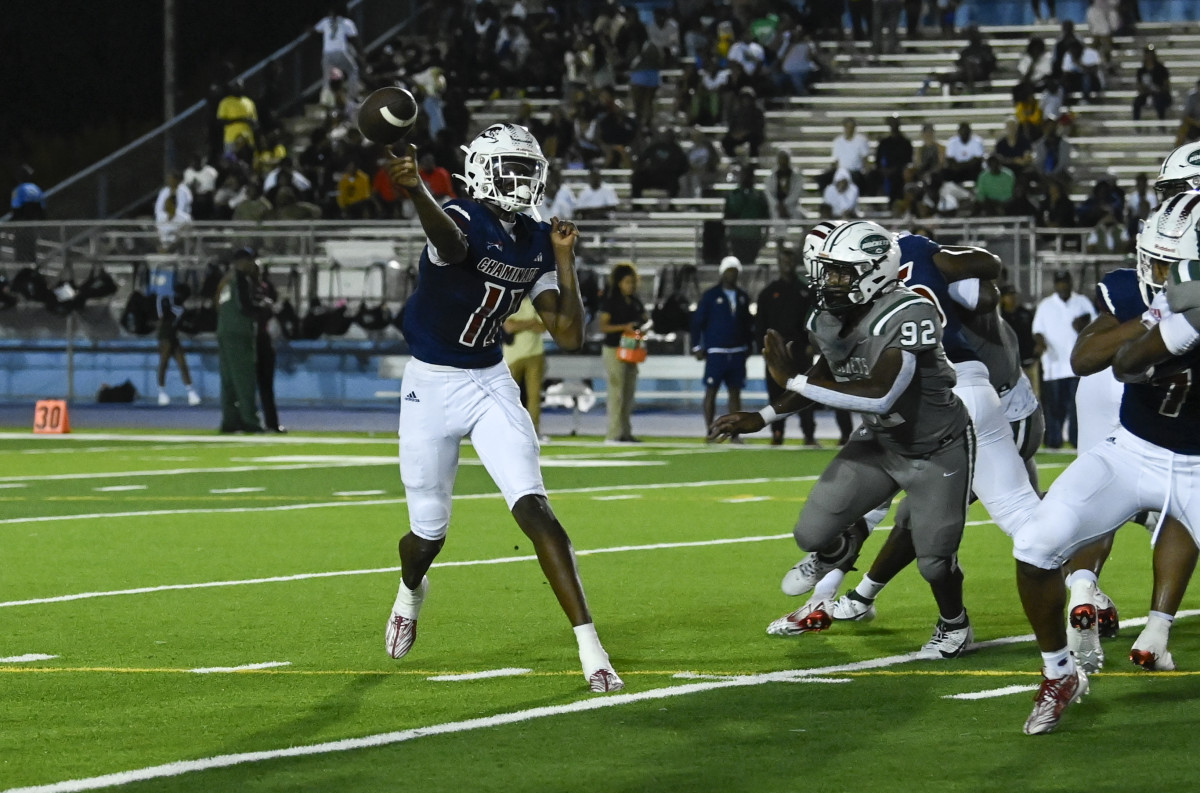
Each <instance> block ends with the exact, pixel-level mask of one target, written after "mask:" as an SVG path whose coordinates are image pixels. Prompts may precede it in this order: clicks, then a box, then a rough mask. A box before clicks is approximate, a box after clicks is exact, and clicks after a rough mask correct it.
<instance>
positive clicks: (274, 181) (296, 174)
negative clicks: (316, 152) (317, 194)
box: [263, 157, 313, 202]
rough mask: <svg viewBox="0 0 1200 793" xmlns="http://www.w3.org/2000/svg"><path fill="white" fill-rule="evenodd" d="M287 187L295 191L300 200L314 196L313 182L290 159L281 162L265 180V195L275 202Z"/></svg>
mask: <svg viewBox="0 0 1200 793" xmlns="http://www.w3.org/2000/svg"><path fill="white" fill-rule="evenodd" d="M285 185H287V186H289V187H291V188H292V189H293V190H295V191H296V195H297V196H298V197H300V198H308V197H309V196H311V195H312V194H313V184H312V181H310V180H309V178H308V177H307V176H305V175H304V173H303V172H301V171H299V170H297V169H296V165H295V163H293V162H292V159H291V158H290V157H287V158H284V159H282V160H280V161H279V165H277V166H276V167H275V169H274V170H272V171H271V172H270V173H269V174H267V176H266V178H265V179H263V193H265V194H266V196H267V198H268V199H269V200H271V201H272V202H274V201H275V194H276V192H278V190H279V188H280V187H283V186H285Z"/></svg>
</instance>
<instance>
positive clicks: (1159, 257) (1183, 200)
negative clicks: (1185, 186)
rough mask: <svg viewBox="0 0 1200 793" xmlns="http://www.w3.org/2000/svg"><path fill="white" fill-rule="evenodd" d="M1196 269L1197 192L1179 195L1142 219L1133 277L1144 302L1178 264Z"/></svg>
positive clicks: (1199, 255) (1199, 239) (1199, 261)
mask: <svg viewBox="0 0 1200 793" xmlns="http://www.w3.org/2000/svg"><path fill="white" fill-rule="evenodd" d="M1180 262H1184V263H1189V262H1190V263H1195V264H1196V265H1197V266H1200V191H1197V190H1188V191H1187V192H1185V193H1179V194H1178V195H1175V196H1173V197H1171V198H1168V199H1167V201H1166V202H1165V203H1164V204H1163V205H1162V206H1160V207H1159V208H1158V209H1156V210H1154V212H1153V213H1151V215H1150V217H1148V218H1146V222H1145V223H1144V224H1142V229H1141V231H1139V232H1138V237H1137V275H1138V281H1139V282H1140V284H1141V287H1142V291H1143V294H1144V295H1145V297H1146V299H1147V302H1149V301H1150V300H1151V299H1153V297H1154V295H1155V293H1157V292H1158V291H1159V290H1161V289H1162V288H1163V284H1164V283H1165V281H1166V278H1167V276H1168V273H1169V272H1170V271H1171V270H1172V269H1173V268H1175V266H1176V265H1177V264H1178V263H1180Z"/></svg>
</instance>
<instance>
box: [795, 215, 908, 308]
mask: <svg viewBox="0 0 1200 793" xmlns="http://www.w3.org/2000/svg"><path fill="white" fill-rule="evenodd" d="M819 229H820V227H818V228H817V229H814V230H813V232H817V231H818V230H819ZM813 232H810V233H809V237H810V238H811V237H812V236H813ZM806 263H807V264H808V267H809V271H810V273H811V274H812V277H813V280H814V281H815V282H816V287H817V308H818V309H820V310H821V311H828V312H830V313H833V314H838V313H842V312H844V311H847V310H849V309H852V308H854V307H856V306H862V305H866V304H867V303H870V302H871V301H872V300H874V299H875V298H876V297H878V296H879V294H880V293H881V292H882V291H883V290H884V289H885V288H887V287H888V286H889V285H891V284H894V283H896V282H897V281H898V280H899V278H900V246H899V245H898V244H897V243H896V238H895V235H893V234H892V233H891V232H890V231H888V230H887V229H885V228H884V227H883V226H880V225H879V224H878V223H872V222H871V221H869V220H851V221H848V222H846V223H842V224H840V225H838V226H836V227H834V228H833V229H832V230H830V231H829V232H828V234H827V236H826V237H825V239H824V240H822V241H821V243H820V245H819V246H818V247H817V248H816V251H815V253H814V254H813V256H812V258H811V259H810V260H808V261H807V262H806Z"/></svg>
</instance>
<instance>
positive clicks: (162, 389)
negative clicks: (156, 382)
mask: <svg viewBox="0 0 1200 793" xmlns="http://www.w3.org/2000/svg"><path fill="white" fill-rule="evenodd" d="M158 393H160V394H165V393H167V389H166V388H164V387H163V386H159V387H158Z"/></svg>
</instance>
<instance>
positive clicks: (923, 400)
mask: <svg viewBox="0 0 1200 793" xmlns="http://www.w3.org/2000/svg"><path fill="white" fill-rule="evenodd" d="M808 329H809V332H810V334H811V336H812V343H813V345H814V346H815V347H816V348H817V349H818V350H820V351H821V354H822V355H824V356H825V359H826V361H828V363H829V369H830V371H832V372H833V376H834V379H835V380H837V381H838V382H842V383H845V382H850V381H853V380H865V379H867V377H868V376H869V375H870V373H871V370H872V369H873V368H874V367H875V364H876V362H877V361H878V360H879V357H880V356H881V355H883V352H884V350H887V349H888V348H891V347H897V348H899V349H901V350H904V351H906V352H910V353H912V354H913V355H915V356H916V359H917V371H916V374H915V375H914V376H913V380H912V382H911V383H910V384H909V386H908V388H906V389H905V390H904V393H902V394H901V395H900V398H899V399H897V400H896V403H895V404H894V405H893V406H892V410H891V412H889V413H887V414H886V415H873V414H863V423H864V425H865V426H866V427H868V428H869V429H870V431H871V432H872V433H873V434H875V435H876V436H877V437H878V438H879V442H880V443H881V444H882V445H883V446H884V447H885V448H887V449H890V450H892V451H894V452H896V453H898V454H902V455H905V456H911V457H915V456H922V455H926V454H929V453H930V452H932V451H934V450H936V449H937V448H939V447H940V446H941V445H943V444H944V443H946V442H947V439H952V438H956V437H958V436H959V435H960V434H961V433H962V432H963V430H964V429H965V428H966V426H967V421H968V416H967V409H966V408H965V407H964V406H963V404H962V402H961V401H960V400H959V399H958V397H956V396H955V395H954V393H953V392H952V391H951V389H952V388H954V384H955V377H954V369H953V368H952V367H951V366H950V362H949V361H947V360H946V354H945V352H944V351H943V350H942V343H941V340H942V324H941V321H940V320H939V319H938V313H937V309H936V308H935V307H934V305H933V304H932V303H930V302H929V301H928V300H926V299H925V298H923V297H920V296H919V295H917V294H916V293H914V292H912V291H911V290H909V289H908V288H906V287H904V286H897V287H896V288H895V289H893V290H891V291H889V292H887V293H885V294H883V295H880V296H879V297H878V298H876V300H875V302H874V303H873V304H872V305H871V308H870V310H869V311H867V313H866V314H865V315H864V316H863V317H862V318H861V319H859V320H858V322H857V323H856V324H855V325H854V326H853V327H851V328H848V329H847V328H844V326H843V324H842V320H841V319H839V318H838V317H837V316H835V315H833V314H830V313H829V312H825V311H815V312H813V313H812V315H810V316H809V318H808Z"/></svg>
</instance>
